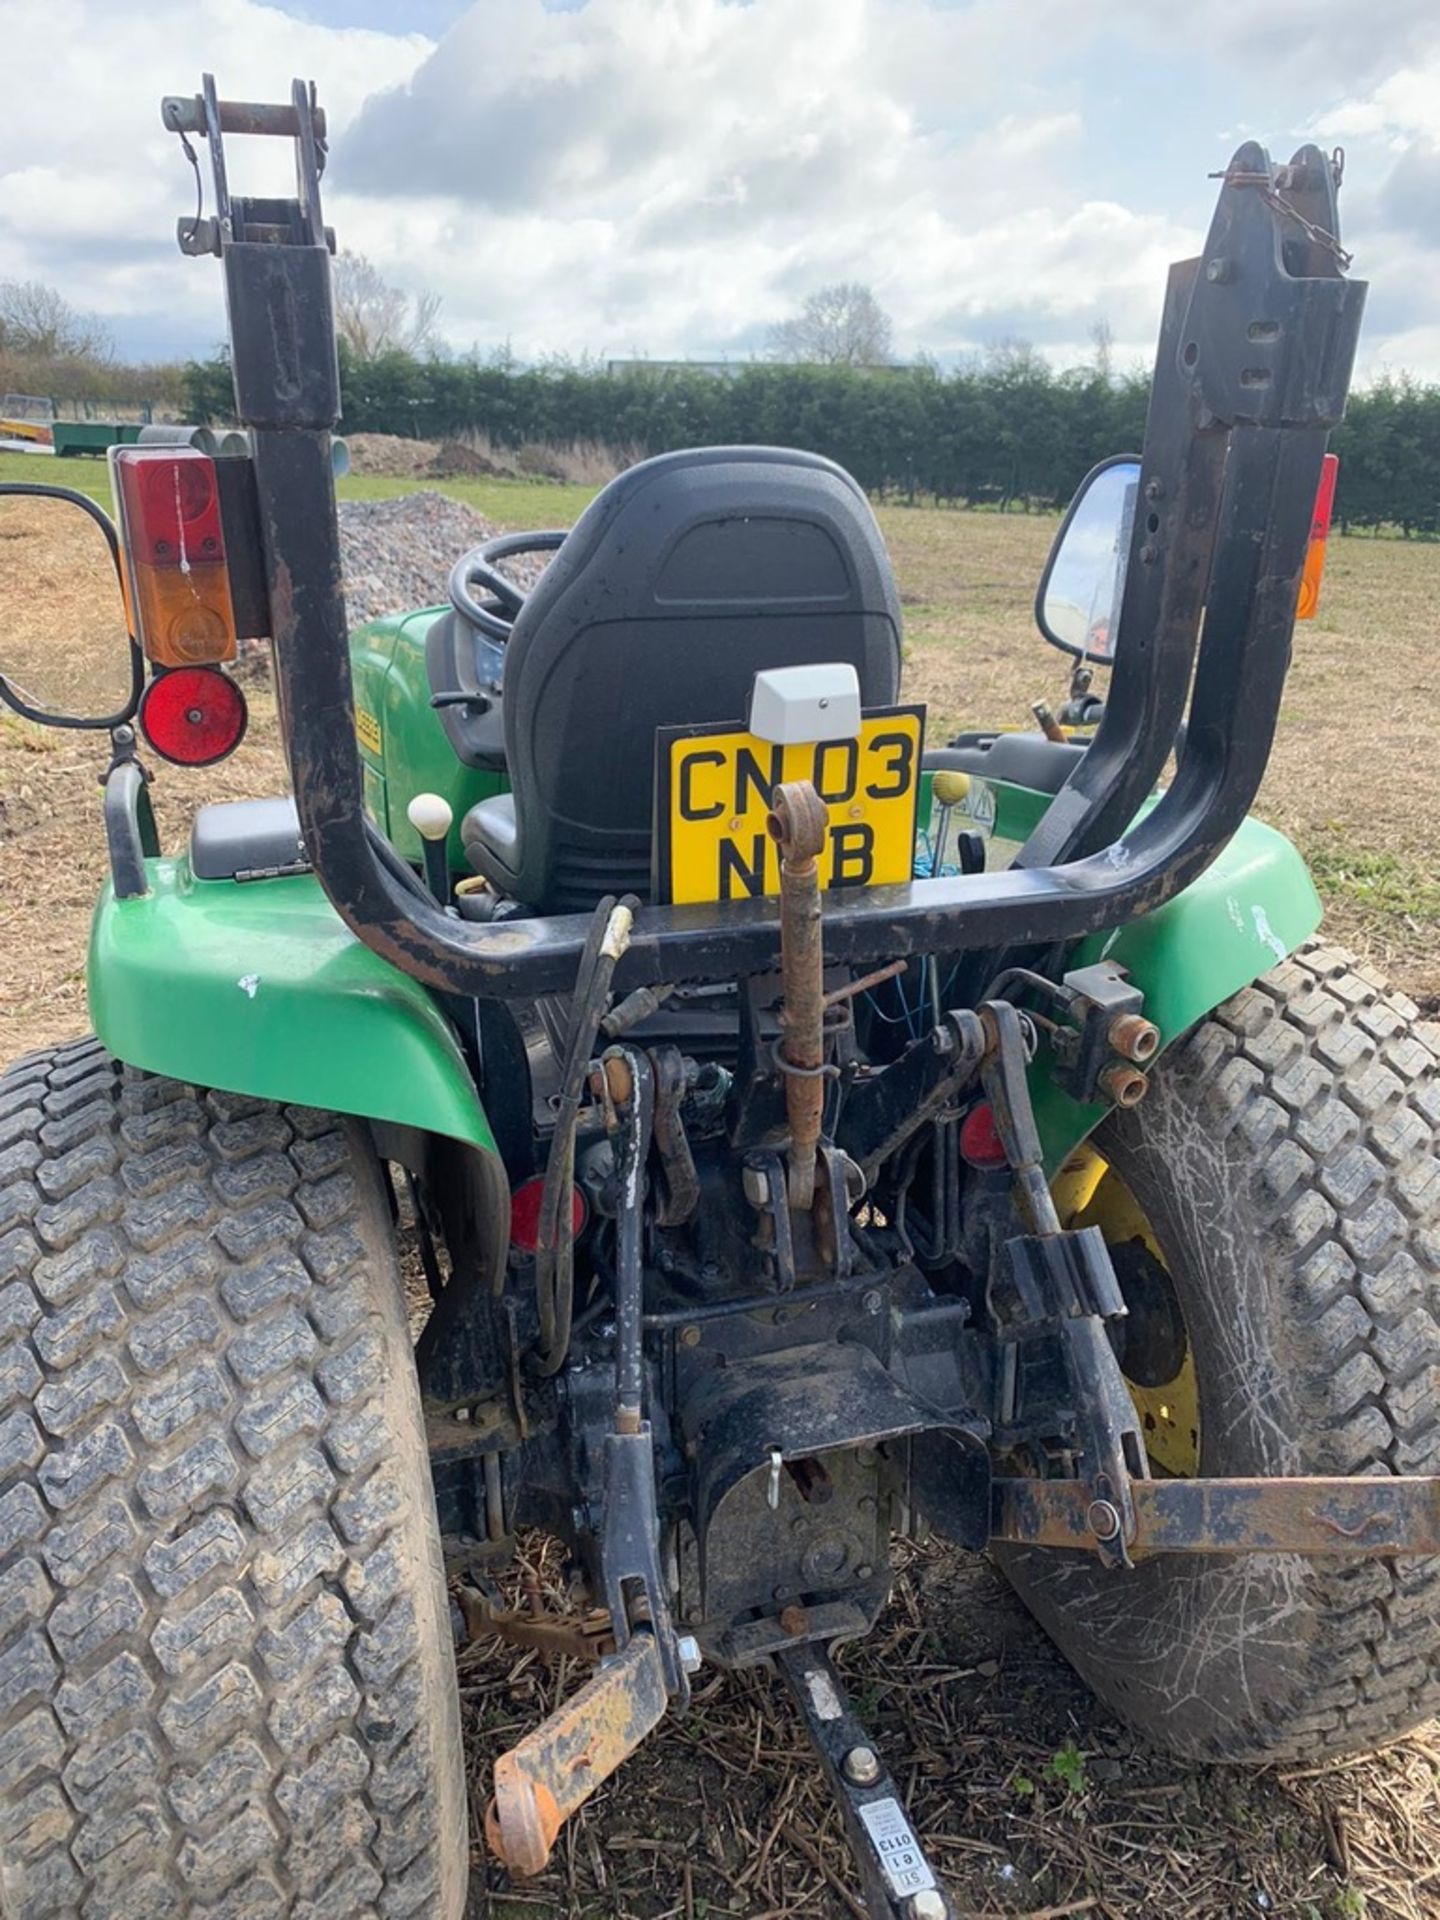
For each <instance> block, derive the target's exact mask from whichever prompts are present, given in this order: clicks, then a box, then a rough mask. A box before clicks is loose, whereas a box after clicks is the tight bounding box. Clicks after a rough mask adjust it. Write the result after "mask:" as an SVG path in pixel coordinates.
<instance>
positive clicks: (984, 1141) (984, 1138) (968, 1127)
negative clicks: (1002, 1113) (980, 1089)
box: [960, 1100, 1006, 1167]
mask: <svg viewBox="0 0 1440 1920" xmlns="http://www.w3.org/2000/svg"><path fill="white" fill-rule="evenodd" d="M960 1158H961V1159H962V1160H963V1161H964V1162H965V1164H966V1166H967V1167H1003V1166H1004V1165H1005V1159H1006V1155H1005V1143H1004V1141H1002V1140H1001V1138H1000V1135H999V1133H998V1132H997V1131H996V1128H995V1110H994V1108H993V1107H992V1106H991V1105H990V1102H989V1101H988V1100H982V1101H981V1102H980V1104H979V1106H978V1107H972V1108H971V1109H970V1111H969V1113H967V1114H966V1116H965V1118H964V1119H963V1120H962V1121H961V1122H960Z"/></svg>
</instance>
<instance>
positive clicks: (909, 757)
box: [655, 707, 925, 906]
mask: <svg viewBox="0 0 1440 1920" xmlns="http://www.w3.org/2000/svg"><path fill="white" fill-rule="evenodd" d="M924 733H925V709H924V708H923V707H884V708H878V709H876V710H875V711H873V712H871V713H867V714H866V715H865V716H864V718H863V720H862V721H861V725H860V735H859V738H858V739H855V740H828V741H822V742H820V743H819V744H817V745H805V746H791V747H779V746H775V745H773V744H772V743H771V742H770V741H768V740H759V739H757V738H756V737H755V735H754V734H752V733H747V732H746V731H745V729H744V728H743V727H742V726H735V727H712V728H710V729H708V730H707V731H705V732H703V733H702V732H699V731H697V730H695V729H692V728H686V727H662V728H660V730H659V731H658V732H657V734H656V736H655V758H656V767H655V898H656V900H658V901H669V902H672V903H673V904H674V905H676V906H684V905H687V904H690V903H692V902H695V901H704V900H749V899H754V898H756V897H757V896H758V895H760V894H764V893H776V892H778V891H779V887H780V863H779V858H778V856H777V854H776V850H775V843H774V841H773V840H772V839H771V838H770V836H769V834H768V833H767V832H766V831H765V815H766V813H767V812H768V811H769V807H770V795H771V793H772V792H773V791H774V789H775V788H776V787H777V786H778V785H779V784H780V783H781V782H782V781H784V780H810V781H813V782H814V785H815V790H816V792H817V793H818V794H819V795H820V798H821V799H822V800H823V801H824V802H825V804H826V805H827V807H828V808H829V810H830V832H829V836H828V838H827V840H826V845H825V851H824V852H823V853H822V854H821V856H820V884H821V886H822V887H874V886H882V885H888V884H891V883H894V882H897V881H902V880H908V879H910V877H911V874H912V872H913V870H914V861H915V802H916V796H917V795H918V793H919V790H920V746H921V741H922V740H923V738H924Z"/></svg>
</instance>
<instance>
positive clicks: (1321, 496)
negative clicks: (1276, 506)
mask: <svg viewBox="0 0 1440 1920" xmlns="http://www.w3.org/2000/svg"><path fill="white" fill-rule="evenodd" d="M1339 472H1340V456H1339V454H1338V453H1327V454H1326V456H1325V464H1324V465H1323V466H1322V467H1321V469H1320V486H1319V489H1318V491H1317V492H1316V495H1315V512H1314V515H1313V516H1312V518H1311V521H1310V545H1309V547H1308V548H1307V549H1306V552H1305V571H1304V572H1303V573H1302V574H1301V576H1300V600H1299V604H1298V605H1297V606H1296V608H1295V618H1296V619H1297V620H1313V619H1314V618H1315V615H1316V613H1317V611H1318V610H1319V606H1320V582H1321V579H1322V578H1323V577H1324V573H1325V542H1326V541H1327V539H1328V538H1329V536H1330V516H1331V515H1332V514H1333V513H1334V511H1335V481H1336V478H1337V476H1338V475H1339Z"/></svg>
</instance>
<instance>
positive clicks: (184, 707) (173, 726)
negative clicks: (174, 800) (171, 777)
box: [140, 667, 249, 767]
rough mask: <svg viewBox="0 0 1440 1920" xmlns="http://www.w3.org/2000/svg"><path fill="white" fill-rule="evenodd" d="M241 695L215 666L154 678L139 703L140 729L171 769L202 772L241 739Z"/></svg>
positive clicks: (176, 669) (245, 713) (179, 669)
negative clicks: (173, 764) (199, 770)
mask: <svg viewBox="0 0 1440 1920" xmlns="http://www.w3.org/2000/svg"><path fill="white" fill-rule="evenodd" d="M248 719H249V712H248V710H247V708H246V705H245V695H244V694H243V693H242V692H241V691H240V689H239V687H237V686H236V684H235V682H234V681H233V680H232V679H231V678H230V677H229V675H228V674H224V673H221V672H219V671H218V669H216V668H215V667H174V668H172V669H171V670H170V672H169V673H160V674H157V675H156V676H155V678H154V679H153V680H152V681H151V682H150V684H149V686H148V687H146V689H145V692H144V694H143V695H142V696H141V700H140V726H141V729H142V731H143V732H144V735H145V738H146V739H147V740H148V741H149V742H150V744H151V746H152V747H153V748H154V749H155V751H156V753H158V754H160V755H161V756H162V758H164V759H166V760H172V761H174V763H175V765H176V766H177V767H208V766H212V765H213V764H214V762H215V761H217V760H223V759H224V758H225V756H226V754H227V753H233V752H234V751H235V749H236V747H238V746H239V744H240V742H241V741H242V740H243V739H244V738H245V724H246V721H247V720H248Z"/></svg>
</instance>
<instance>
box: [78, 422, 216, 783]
mask: <svg viewBox="0 0 1440 1920" xmlns="http://www.w3.org/2000/svg"><path fill="white" fill-rule="evenodd" d="M110 469H111V480H112V483H113V486H114V491H115V505H116V509H117V512H118V514H119V518H120V539H121V544H122V545H123V547H124V549H125V561H126V575H127V579H126V584H127V587H128V589H129V600H130V616H131V620H132V622H133V624H134V629H135V637H136V639H137V640H138V641H139V642H140V645H141V647H142V649H143V650H144V653H145V656H146V658H147V659H149V660H151V661H153V662H154V663H155V665H156V666H160V667H190V666H200V665H210V664H213V663H214V662H216V661H220V660H233V659H234V658H235V610H234V605H233V602H232V600H231V594H230V573H229V569H228V567H227V566H226V562H225V535H224V532H223V530H222V528H221V524H220V491H219V488H218V486H217V484H216V479H215V462H214V461H213V460H211V459H210V458H209V457H208V455H206V454H203V453H200V452H198V451H197V450H196V449H195V448H194V447H115V448H112V449H111V453H110ZM236 691H237V692H238V689H237V690H236ZM242 705H243V701H242ZM152 744H154V745H155V746H156V750H157V752H163V751H164V749H163V748H161V747H160V746H159V745H158V743H155V742H152ZM217 757H218V756H217ZM190 764H197V765H198V764H201V763H199V762H193V763H190Z"/></svg>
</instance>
